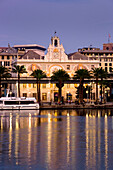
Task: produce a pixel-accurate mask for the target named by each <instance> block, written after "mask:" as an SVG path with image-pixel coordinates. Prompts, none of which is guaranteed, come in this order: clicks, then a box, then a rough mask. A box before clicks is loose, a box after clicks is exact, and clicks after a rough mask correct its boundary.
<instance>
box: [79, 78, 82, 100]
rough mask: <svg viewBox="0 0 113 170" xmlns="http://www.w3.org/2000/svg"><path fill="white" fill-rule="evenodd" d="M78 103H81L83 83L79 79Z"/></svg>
mask: <svg viewBox="0 0 113 170" xmlns="http://www.w3.org/2000/svg"><path fill="white" fill-rule="evenodd" d="M79 101H80V103H82V102H83V83H82V80H81V79H80V89H79Z"/></svg>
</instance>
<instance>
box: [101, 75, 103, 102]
mask: <svg viewBox="0 0 113 170" xmlns="http://www.w3.org/2000/svg"><path fill="white" fill-rule="evenodd" d="M102 81H103V78H101V103H102Z"/></svg>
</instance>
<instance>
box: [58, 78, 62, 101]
mask: <svg viewBox="0 0 113 170" xmlns="http://www.w3.org/2000/svg"><path fill="white" fill-rule="evenodd" d="M61 96H62V81H61V80H60V81H59V92H58V102H59V103H61Z"/></svg>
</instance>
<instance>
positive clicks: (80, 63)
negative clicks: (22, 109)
mask: <svg viewBox="0 0 113 170" xmlns="http://www.w3.org/2000/svg"><path fill="white" fill-rule="evenodd" d="M99 62H100V61H99V60H98V58H97V60H95V59H94V58H90V57H88V56H85V55H83V54H81V53H80V52H74V53H71V54H68V55H67V54H66V53H65V50H64V47H63V45H62V44H61V43H60V39H59V37H57V36H56V35H55V36H54V37H52V38H51V43H50V44H49V47H48V49H47V54H46V55H41V53H40V52H38V51H36V50H34V49H33V50H32V49H30V50H27V51H26V52H25V53H24V55H22V56H21V57H18V58H17V60H15V62H14V63H13V64H19V65H25V67H26V70H27V72H28V73H24V74H22V75H21V78H23V79H24V78H25V77H26V78H27V79H29V82H28V83H27V81H26V82H25V81H24V82H25V83H21V96H25V97H32V96H33V97H36V81H35V80H34V78H31V77H30V75H31V73H32V71H33V70H35V69H41V70H43V71H44V72H45V73H46V74H47V77H48V78H47V79H46V80H45V81H42V84H41V100H42V101H43V102H47V101H57V98H58V88H57V87H56V84H54V83H53V82H51V81H50V79H49V78H50V76H51V75H52V72H53V71H55V70H58V69H63V70H65V71H66V72H67V73H68V74H69V75H70V77H73V76H74V73H75V71H76V70H78V69H82V68H84V69H88V70H91V68H93V67H99ZM86 85H87V84H86ZM77 86H78V83H77V82H74V81H69V82H67V84H64V87H63V88H62V95H63V96H64V100H65V101H66V100H67V98H68V95H69V94H70V95H71V100H72V101H75V98H76V87H77ZM16 87H17V86H16Z"/></svg>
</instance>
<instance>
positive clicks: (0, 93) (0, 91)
mask: <svg viewBox="0 0 113 170" xmlns="http://www.w3.org/2000/svg"><path fill="white" fill-rule="evenodd" d="M0 97H2V89H1V78H0Z"/></svg>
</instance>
